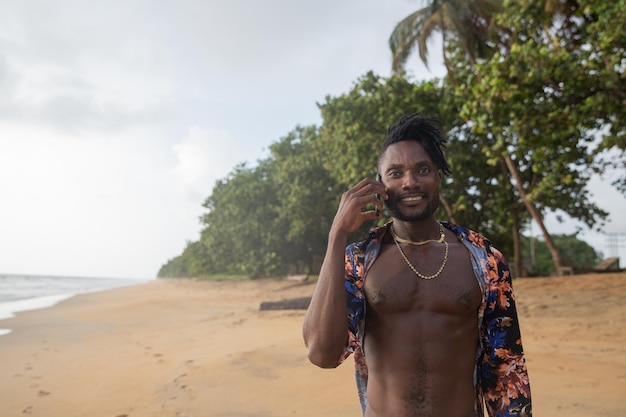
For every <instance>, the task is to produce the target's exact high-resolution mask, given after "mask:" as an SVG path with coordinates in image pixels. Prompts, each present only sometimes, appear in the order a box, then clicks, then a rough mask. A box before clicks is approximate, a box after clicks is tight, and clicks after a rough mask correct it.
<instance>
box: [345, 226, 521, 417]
mask: <svg viewBox="0 0 626 417" xmlns="http://www.w3.org/2000/svg"><path fill="white" fill-rule="evenodd" d="M442 225H443V226H444V227H446V228H447V229H449V230H451V231H453V232H454V233H455V234H456V235H457V237H458V239H459V240H460V241H461V243H463V245H464V246H465V247H466V248H467V250H468V252H469V254H470V258H471V264H472V268H473V271H474V275H475V276H476V279H477V280H478V283H479V285H480V288H481V290H482V302H481V305H480V308H479V309H478V315H477V326H478V329H479V341H478V349H477V357H476V368H475V372H474V387H475V389H476V404H475V411H476V416H478V417H483V416H484V411H483V405H484V407H485V408H486V409H487V413H488V415H489V416H490V417H518V416H519V417H531V416H532V410H531V401H530V384H529V381H528V372H527V370H526V361H525V358H524V351H523V348H522V342H521V336H520V329H519V323H518V320H517V311H516V309H515V298H514V296H513V288H512V286H511V275H510V273H509V267H508V265H507V263H506V261H505V259H504V257H503V255H502V254H501V253H500V251H498V250H497V249H496V248H494V247H493V246H491V243H490V242H489V241H488V240H487V239H486V238H485V237H483V236H481V235H480V234H478V233H476V232H474V231H472V230H469V229H466V228H464V227H462V226H458V225H453V224H450V223H448V222H442ZM386 230H387V228H386V227H384V226H383V227H378V228H374V229H372V230H370V232H369V233H368V235H367V238H366V239H365V240H364V241H361V242H357V243H353V244H350V245H349V246H348V247H347V248H346V252H345V279H346V281H345V287H346V295H347V306H348V326H349V332H348V333H349V334H348V336H349V338H348V344H347V346H346V347H345V348H344V351H343V353H342V355H341V357H340V358H339V363H342V362H343V361H344V360H345V359H346V358H347V357H348V356H349V355H350V354H354V360H355V366H356V372H355V376H356V382H357V389H358V393H359V399H360V401H361V408H362V411H363V413H365V409H366V407H367V397H366V390H367V364H366V361H365V354H364V353H363V349H362V343H363V337H364V330H365V310H366V302H365V294H364V292H363V288H364V282H365V277H366V276H367V272H368V271H369V268H370V267H371V266H372V264H373V263H374V261H375V260H376V258H377V257H378V255H379V253H380V248H381V242H382V238H383V236H384V234H385V232H386Z"/></svg>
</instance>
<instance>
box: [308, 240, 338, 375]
mask: <svg viewBox="0 0 626 417" xmlns="http://www.w3.org/2000/svg"><path fill="white" fill-rule="evenodd" d="M346 243H347V236H345V235H340V234H338V233H335V235H334V236H333V233H332V232H331V235H330V236H329V241H328V247H327V249H326V256H325V258H324V263H323V264H322V269H321V270H320V275H319V278H318V281H317V284H316V287H315V291H314V292H313V297H312V298H311V303H310V305H309V308H308V310H307V312H306V315H305V318H304V326H303V335H304V343H305V344H306V346H307V348H308V352H309V360H310V361H311V362H312V363H313V364H315V365H317V366H319V367H322V368H334V367H336V366H337V365H338V363H339V360H338V359H339V357H340V356H341V353H342V351H343V349H344V347H345V346H346V344H347V338H348V320H347V307H346V292H345V286H344V282H345V279H344V269H345V263H344V259H345V247H346Z"/></svg>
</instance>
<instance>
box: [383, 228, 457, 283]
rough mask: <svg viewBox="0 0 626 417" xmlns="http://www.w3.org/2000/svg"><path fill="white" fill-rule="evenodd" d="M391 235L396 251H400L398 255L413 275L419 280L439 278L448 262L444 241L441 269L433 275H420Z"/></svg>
mask: <svg viewBox="0 0 626 417" xmlns="http://www.w3.org/2000/svg"><path fill="white" fill-rule="evenodd" d="M439 227H441V223H440V224H439ZM391 235H392V237H393V241H394V242H395V243H396V246H397V247H398V250H399V251H400V255H402V258H404V261H405V262H406V264H407V265H408V266H409V268H411V269H412V270H413V272H415V275H417V276H418V277H419V278H421V279H435V278H437V277H438V276H439V274H441V271H443V268H444V267H445V266H446V262H448V242H447V241H446V240H444V241H443V244H444V245H445V247H446V251H445V253H444V254H443V263H442V264H441V267H439V270H438V271H437V272H436V273H435V274H434V275H424V274H421V273H420V272H419V271H418V270H417V269H415V267H414V266H413V264H412V263H411V261H409V258H407V257H406V255H405V254H404V251H403V250H402V248H401V247H400V243H398V241H397V240H396V237H395V236H394V234H393V233H392V234H391Z"/></svg>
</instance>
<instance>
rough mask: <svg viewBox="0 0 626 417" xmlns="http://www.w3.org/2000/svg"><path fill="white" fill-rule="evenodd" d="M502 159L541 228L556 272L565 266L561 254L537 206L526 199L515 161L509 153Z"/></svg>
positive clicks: (531, 214) (526, 195)
mask: <svg viewBox="0 0 626 417" xmlns="http://www.w3.org/2000/svg"><path fill="white" fill-rule="evenodd" d="M504 161H505V162H506V166H507V168H508V169H509V172H510V173H511V175H512V176H513V179H514V180H515V183H516V185H517V191H518V192H519V194H520V197H521V198H522V201H523V202H524V206H525V207H526V209H527V210H528V212H529V213H530V216H531V217H532V218H533V220H535V221H536V222H537V224H538V225H539V228H540V229H541V233H542V234H543V238H544V239H545V241H546V245H547V246H548V250H549V251H550V254H551V255H552V261H553V262H554V266H555V267H556V270H557V273H558V272H559V268H560V267H562V266H565V265H564V264H563V260H562V259H561V255H559V250H558V249H557V248H556V245H555V244H554V241H553V240H552V236H550V233H548V229H546V226H545V224H544V223H543V219H542V218H541V213H539V210H537V207H535V205H534V204H533V202H532V201H530V200H529V199H528V194H527V193H526V190H525V189H524V184H523V182H522V177H521V175H520V173H519V170H518V169H517V166H516V165H515V162H513V159H512V158H511V155H509V154H505V155H504Z"/></svg>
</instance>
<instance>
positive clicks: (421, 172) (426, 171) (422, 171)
mask: <svg viewBox="0 0 626 417" xmlns="http://www.w3.org/2000/svg"><path fill="white" fill-rule="evenodd" d="M419 173H420V174H428V173H430V168H428V167H422V168H420V169H419Z"/></svg>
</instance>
